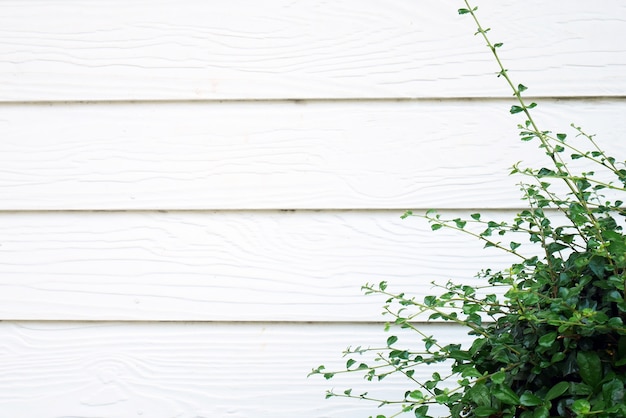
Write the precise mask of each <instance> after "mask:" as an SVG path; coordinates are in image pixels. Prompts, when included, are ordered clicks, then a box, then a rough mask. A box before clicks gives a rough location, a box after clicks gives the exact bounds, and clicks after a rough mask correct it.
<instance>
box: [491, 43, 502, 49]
mask: <svg viewBox="0 0 626 418" xmlns="http://www.w3.org/2000/svg"><path fill="white" fill-rule="evenodd" d="M502 45H504V44H503V43H502V42H496V43H495V44H493V47H494V48H500V47H501V46H502Z"/></svg>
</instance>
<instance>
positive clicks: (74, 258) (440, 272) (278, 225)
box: [0, 211, 513, 322]
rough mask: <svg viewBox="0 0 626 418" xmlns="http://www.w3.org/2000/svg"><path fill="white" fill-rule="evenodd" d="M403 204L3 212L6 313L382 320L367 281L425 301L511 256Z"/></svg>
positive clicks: (0, 295) (1, 306) (2, 301)
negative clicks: (346, 208) (335, 208)
mask: <svg viewBox="0 0 626 418" xmlns="http://www.w3.org/2000/svg"><path fill="white" fill-rule="evenodd" d="M400 215H401V213H399V212H394V211H387V212H375V211H364V212H352V211H350V212H328V211H323V212H307V211H304V212H262V211H261V212H191V213H190V212H172V213H150V212H130V213H125V212H114V213H112V212H96V213H80V212H78V213H62V212H58V213H45V214H44V213H41V212H34V213H3V214H2V215H1V216H0V236H1V237H2V238H1V244H2V246H1V247H0V248H1V251H0V286H1V288H2V291H1V292H0V319H32V320H38V319H46V320H56V319H60V320H70V319H71V320H77V319H89V320H146V321H150V320H155V321H167V320H208V321H216V320H222V321H356V322H360V321H380V320H384V318H382V317H381V316H380V312H381V311H382V308H381V306H382V304H383V302H384V300H383V298H381V297H373V296H370V297H366V296H364V295H363V294H362V292H361V291H360V288H361V286H362V285H364V284H365V283H366V282H372V283H378V282H380V281H382V280H387V281H388V282H389V284H390V287H389V288H390V290H395V291H397V292H401V291H404V292H407V293H409V294H414V295H416V296H417V297H418V298H421V297H423V296H425V295H427V294H436V293H440V292H439V291H438V290H436V289H433V288H432V285H431V282H432V281H437V282H438V283H441V284H444V283H445V282H446V281H447V280H449V279H455V280H458V281H459V282H461V283H467V284H469V283H480V282H477V279H474V278H473V277H474V276H475V274H476V273H477V272H478V271H479V270H481V269H483V268H487V267H491V268H504V267H506V265H507V263H510V262H512V261H513V259H511V258H508V257H504V256H503V255H506V254H501V253H500V252H498V251H496V250H485V251H483V250H482V249H481V248H482V244H481V243H479V242H478V241H472V240H471V239H470V238H468V237H466V236H463V235H460V234H457V233H453V232H448V231H438V232H437V233H434V232H431V231H430V227H429V226H428V224H427V223H426V222H425V221H422V220H419V219H415V218H410V219H406V220H401V219H399V216H400ZM458 215H459V213H455V214H454V215H453V216H458ZM466 215H467V214H466ZM485 216H488V215H487V214H485ZM489 216H491V217H492V218H493V219H495V220H500V219H502V218H503V217H506V216H507V214H505V213H500V214H498V213H492V214H490V215H489ZM459 254H461V256H460V257H459Z"/></svg>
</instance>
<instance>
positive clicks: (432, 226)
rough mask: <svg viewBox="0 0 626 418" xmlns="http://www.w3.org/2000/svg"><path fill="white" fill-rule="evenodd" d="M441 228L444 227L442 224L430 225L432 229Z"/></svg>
mask: <svg viewBox="0 0 626 418" xmlns="http://www.w3.org/2000/svg"><path fill="white" fill-rule="evenodd" d="M441 228H443V225H442V224H432V225H431V226H430V229H432V230H433V231H436V230H438V229H441Z"/></svg>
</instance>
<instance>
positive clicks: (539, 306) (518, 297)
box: [311, 1, 626, 418]
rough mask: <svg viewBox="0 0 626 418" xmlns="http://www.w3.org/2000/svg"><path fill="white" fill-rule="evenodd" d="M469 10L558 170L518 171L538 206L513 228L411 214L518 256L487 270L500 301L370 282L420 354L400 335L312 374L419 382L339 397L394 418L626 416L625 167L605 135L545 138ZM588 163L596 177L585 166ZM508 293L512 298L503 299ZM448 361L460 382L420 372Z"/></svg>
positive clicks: (526, 128)
mask: <svg viewBox="0 0 626 418" xmlns="http://www.w3.org/2000/svg"><path fill="white" fill-rule="evenodd" d="M465 4H466V8H463V9H460V10H459V13H460V14H463V15H468V16H469V17H471V18H473V19H474V21H475V23H476V25H477V27H478V30H477V34H478V35H479V36H481V37H482V38H483V39H484V40H485V41H486V42H487V46H488V47H489V49H490V50H491V52H492V53H493V56H494V57H495V59H496V62H497V64H498V66H499V72H498V76H499V77H501V78H503V79H504V80H505V81H506V82H507V83H508V85H509V86H510V87H511V89H512V90H513V93H514V96H515V98H516V99H517V103H516V104H515V105H514V106H512V107H511V110H510V111H511V113H512V114H520V115H522V116H523V117H524V121H523V123H522V124H521V125H519V129H520V136H521V140H522V141H528V142H534V143H536V144H537V145H538V148H539V150H540V152H542V153H545V155H546V156H547V161H548V165H547V166H546V167H541V168H538V169H534V168H522V167H520V166H519V165H516V166H514V167H513V170H512V172H513V173H514V174H518V175H523V176H525V177H526V178H527V179H528V180H527V181H526V182H525V183H524V184H523V185H522V187H521V190H522V200H523V201H524V203H525V206H526V208H525V209H524V210H522V211H520V212H519V213H518V214H517V215H516V216H515V218H514V219H513V220H511V221H508V222H501V221H493V220H487V219H484V217H483V216H481V215H480V214H478V213H475V214H471V215H470V216H469V217H468V218H467V219H462V218H453V219H448V218H446V217H444V216H443V215H441V214H438V213H436V212H434V211H429V212H427V213H426V214H424V215H417V214H413V213H412V212H410V211H408V212H406V213H405V214H404V215H403V217H404V218H406V217H409V216H420V217H422V218H425V219H427V220H428V221H429V222H430V223H431V227H432V229H433V230H437V229H441V228H450V229H454V230H459V231H462V232H465V233H467V234H469V235H471V236H473V237H475V238H477V239H479V240H482V241H484V243H485V247H494V248H497V249H499V250H502V251H504V252H507V253H509V254H512V255H514V256H516V257H517V259H518V261H517V262H516V263H514V264H512V265H511V266H510V267H509V268H508V269H506V270H503V271H492V270H489V269H487V270H484V271H483V272H481V273H480V276H481V277H482V278H483V279H485V280H486V281H487V282H488V283H489V286H490V287H492V290H493V291H492V292H490V291H487V292H484V289H482V288H480V287H478V286H468V285H458V284H454V283H448V284H446V285H445V286H440V288H442V287H443V290H442V293H441V294H439V295H433V296H426V297H425V298H424V299H423V300H417V299H416V298H414V297H409V296H407V295H405V294H404V293H394V292H391V291H389V290H388V288H387V283H386V282H381V283H379V284H375V285H374V284H368V285H366V286H364V287H363V289H364V290H365V293H367V294H377V295H383V296H384V297H385V298H386V304H385V305H384V312H385V314H386V315H388V317H391V320H389V322H388V324H387V330H395V329H398V328H401V329H407V330H410V331H413V332H415V333H416V334H417V335H418V336H419V340H421V341H422V344H421V346H418V347H403V346H402V345H401V339H402V337H398V335H401V334H397V335H391V336H389V337H388V338H387V339H386V344H384V347H383V348H376V349H374V348H366V349H363V348H360V347H359V348H357V349H348V350H347V351H346V352H345V353H344V354H345V355H346V356H347V357H348V360H347V363H346V367H345V369H343V370H338V371H329V370H326V369H325V368H324V366H320V367H317V368H315V369H313V371H312V372H311V374H321V375H323V376H324V377H325V378H327V379H330V378H332V377H334V376H335V375H336V374H338V373H362V374H363V375H364V377H365V378H366V379H367V380H382V379H383V378H385V377H387V376H389V375H402V376H404V377H406V379H407V381H408V382H409V383H408V385H409V387H408V388H407V390H406V391H405V392H404V393H403V394H401V395H400V396H399V397H398V399H395V400H391V399H374V398H372V397H369V395H368V394H366V393H365V394H354V393H352V390H350V389H348V390H346V391H344V392H334V391H330V392H328V394H327V397H349V398H357V399H365V400H372V401H376V402H378V403H379V404H381V405H393V404H397V405H398V408H397V412H396V413H394V414H393V415H390V416H389V417H395V416H398V415H401V414H404V413H409V414H411V415H412V416H415V417H418V418H419V417H430V416H431V415H429V413H430V412H429V407H430V406H431V405H434V404H439V405H444V406H445V407H447V408H448V409H449V411H450V416H451V417H489V418H500V417H502V418H506V417H521V418H547V417H583V416H593V417H619V418H623V417H626V400H625V398H624V388H625V384H626V325H624V319H625V318H626V301H625V293H626V274H625V270H626V239H625V236H624V232H623V228H622V225H623V223H624V216H626V212H625V210H624V209H623V207H622V201H621V200H619V198H620V196H623V193H624V191H625V186H626V162H623V161H619V160H617V159H616V158H613V157H611V156H609V155H607V154H606V153H605V152H604V151H603V150H602V148H600V147H599V146H598V145H597V144H596V142H595V139H594V137H593V136H592V135H588V134H586V133H585V132H584V131H583V130H582V129H580V128H578V127H576V126H574V125H572V128H573V131H574V133H575V134H576V135H575V138H568V137H567V135H566V134H562V133H556V134H553V133H551V132H549V131H543V130H541V129H540V128H539V127H538V126H537V124H536V122H535V120H534V119H533V117H532V115H531V109H533V108H535V107H536V104H535V103H527V101H526V100H525V99H524V96H523V95H524V92H525V91H526V90H527V88H526V87H525V86H523V85H521V84H518V85H516V84H514V83H513V82H512V81H511V79H510V77H509V75H508V73H507V70H505V68H504V67H503V65H502V63H501V61H500V58H499V56H498V52H497V51H498V48H500V47H501V46H502V44H500V43H492V42H491V41H490V40H489V38H488V36H487V33H488V31H489V30H488V29H484V28H483V27H482V26H481V24H480V23H479V21H478V20H477V17H476V10H477V8H475V7H471V6H470V5H469V4H468V2H467V1H466V2H465ZM576 160H578V161H576ZM575 161H576V162H575ZM579 162H585V164H583V166H585V167H589V166H591V167H592V168H591V169H574V168H573V167H574V166H580V164H578V163H579ZM559 185H560V186H559ZM561 190H564V191H561ZM523 237H525V240H527V241H529V244H526V246H528V245H534V246H535V247H536V248H537V249H539V250H540V251H539V252H535V253H538V254H540V255H539V256H536V255H535V256H528V255H524V254H522V252H521V249H520V246H521V243H522V242H523V241H524V240H522V239H520V238H523ZM512 238H515V239H512ZM502 287H504V289H505V291H503V292H499V293H498V292H497V291H495V289H496V288H502ZM424 314H426V315H427V317H428V318H429V319H430V320H438V321H447V322H450V323H455V324H458V325H461V326H463V327H465V328H466V329H467V331H468V333H469V335H470V336H471V337H472V339H473V342H472V344H471V346H468V347H463V346H461V345H460V344H447V345H444V344H440V343H439V342H438V340H437V338H436V337H432V336H429V335H427V334H426V333H424V332H423V331H422V330H420V328H419V321H418V317H424ZM414 340H415V339H412V341H414ZM368 355H369V357H368ZM435 364H437V365H438V368H439V369H441V367H442V364H447V365H450V376H449V377H448V378H445V377H442V376H441V375H440V374H439V373H437V372H435V373H433V374H432V378H430V379H428V380H426V381H418V380H417V379H416V378H415V377H414V375H415V371H416V370H418V369H419V368H421V367H431V366H432V365H435ZM450 381H452V384H453V385H452V386H450ZM381 417H382V418H385V416H384V415H378V416H377V418H381Z"/></svg>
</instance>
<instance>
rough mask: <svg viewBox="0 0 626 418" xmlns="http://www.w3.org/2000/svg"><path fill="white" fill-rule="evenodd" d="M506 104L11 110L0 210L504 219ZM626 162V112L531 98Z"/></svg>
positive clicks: (2, 122)
mask: <svg viewBox="0 0 626 418" xmlns="http://www.w3.org/2000/svg"><path fill="white" fill-rule="evenodd" d="M509 106H510V103H507V102H504V101H498V100H495V101H472V100H470V101H452V102H450V101H417V102H414V101H383V102H367V103H362V102H352V101H345V102H314V103H311V102H297V103H292V102H276V103H267V102H265V103H259V102H255V103H161V104H155V103H152V104H148V103H143V104H108V105H107V104H75V105H61V104H59V105H11V106H4V107H3V108H2V111H1V112H0V115H1V116H0V137H1V138H2V146H1V147H0V167H1V168H0V170H1V171H2V175H1V176H0V193H2V199H0V209H2V210H44V209H54V210H66V209H70V210H73V209H87V210H90V209H93V210H101V209H114V210H115V209H120V210H125V209H147V210H151V209H361V208H378V209H387V208H394V209H397V208H401V209H404V208H415V207H418V208H431V207H438V208H472V207H488V208H511V207H517V206H518V205H519V193H518V187H517V186H516V184H517V183H518V182H519V181H520V180H521V179H520V178H519V177H515V176H513V177H510V176H508V175H507V174H508V172H509V168H510V167H511V165H512V164H513V163H515V162H517V161H520V160H524V161H525V163H527V164H536V165H539V166H540V165H541V164H545V159H544V158H545V157H544V156H543V153H542V152H540V151H538V150H537V148H536V147H535V145H533V144H528V143H522V142H521V141H519V140H518V139H517V138H518V133H517V130H516V127H515V126H516V124H517V123H519V122H520V121H521V119H520V117H513V116H511V115H510V114H509V112H508V109H509ZM537 113H538V114H539V117H538V119H539V120H540V121H541V122H543V123H542V125H541V126H542V127H543V128H542V129H546V130H553V131H556V132H560V131H565V132H571V131H572V130H571V129H570V130H569V131H568V128H569V126H568V125H569V123H570V122H571V121H576V123H577V124H580V125H582V126H584V127H585V128H586V129H588V130H589V132H591V133H596V134H598V139H599V141H600V142H601V144H603V145H605V146H606V147H607V148H608V149H609V150H611V151H614V154H615V155H616V156H620V155H626V142H625V141H623V140H622V138H621V136H620V135H621V132H626V119H625V118H623V117H622V116H623V115H624V113H626V102H624V101H613V100H602V101H601V100H591V101H583V102H580V101H542V102H541V104H540V107H539V108H538V111H537Z"/></svg>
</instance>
